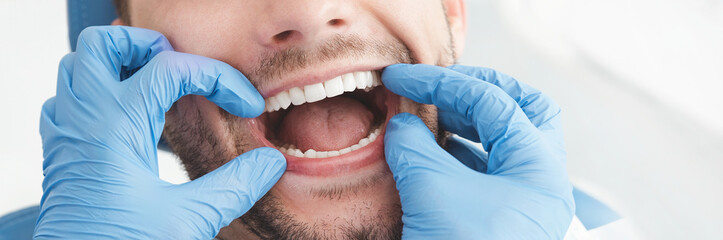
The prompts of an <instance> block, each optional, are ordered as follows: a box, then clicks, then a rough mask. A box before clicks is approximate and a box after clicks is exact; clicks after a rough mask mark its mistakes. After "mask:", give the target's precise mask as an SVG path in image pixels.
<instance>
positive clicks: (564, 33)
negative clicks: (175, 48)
mask: <svg viewBox="0 0 723 240" xmlns="http://www.w3.org/2000/svg"><path fill="white" fill-rule="evenodd" d="M467 4H468V15H469V33H470V35H469V37H468V38H467V47H466V51H465V54H464V56H463V57H462V60H461V63H462V64H467V65H477V66H487V67H492V68H496V69H498V70H501V71H503V72H505V73H508V74H510V75H513V76H515V77H517V78H518V79H520V80H522V81H525V82H527V83H529V84H531V85H533V86H535V87H537V88H539V89H541V90H543V92H545V93H547V94H548V95H551V96H552V97H553V99H555V100H556V101H557V102H558V103H559V104H560V105H561V106H562V108H563V120H564V126H565V138H566V143H567V146H568V162H569V164H568V166H569V171H570V175H571V178H572V180H573V183H574V184H575V185H576V186H578V187H580V188H582V189H583V190H587V191H589V192H590V193H592V195H594V196H596V197H598V198H599V199H602V200H604V201H606V202H607V203H609V204H610V205H611V206H612V207H613V208H614V209H615V210H617V211H618V212H619V213H620V214H622V215H624V216H625V217H626V218H627V219H628V220H630V221H632V222H633V224H634V226H635V229H636V232H637V235H638V237H640V238H645V239H713V238H720V236H723V229H722V228H721V226H723V218H721V217H720V216H723V207H721V206H720V204H721V203H723V187H721V184H723V174H721V173H722V172H723V121H722V119H723V44H721V43H723V2H721V1H717V0H686V1H683V0H678V1H670V0H657V1H652V0H578V1H571V0H545V1H541V0H528V1H525V0H479V1H467ZM68 51H69V47H68V40H67V26H66V12H65V1H60V0H35V1H21V0H2V1H0V83H1V84H2V85H1V86H2V88H0V89H2V90H0V91H1V94H0V215H3V214H5V213H8V212H10V211H13V210H16V209H19V208H22V207H25V206H31V205H35V204H37V203H38V201H39V199H40V196H41V194H42V189H41V182H42V149H41V143H40V136H39V134H38V119H39V116H40V107H41V105H42V103H43V102H44V101H45V100H46V99H47V98H49V97H51V96H53V95H54V92H55V81H56V71H57V64H58V61H59V60H60V58H61V57H62V56H63V55H64V54H66V53H67V52H68ZM160 159H161V176H162V178H164V179H167V180H169V181H171V182H183V181H186V180H187V178H186V177H185V175H184V173H183V172H182V171H181V168H180V166H179V165H178V164H177V160H176V159H175V158H174V157H173V156H172V155H170V154H167V153H162V154H161V156H160Z"/></svg>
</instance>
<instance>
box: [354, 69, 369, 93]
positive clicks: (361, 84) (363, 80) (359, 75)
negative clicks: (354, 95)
mask: <svg viewBox="0 0 723 240" xmlns="http://www.w3.org/2000/svg"><path fill="white" fill-rule="evenodd" d="M368 76H369V75H367V74H365V73H364V72H355V73H354V80H355V81H356V88H358V89H365V88H367V77H368ZM369 80H370V81H371V79H369Z"/></svg>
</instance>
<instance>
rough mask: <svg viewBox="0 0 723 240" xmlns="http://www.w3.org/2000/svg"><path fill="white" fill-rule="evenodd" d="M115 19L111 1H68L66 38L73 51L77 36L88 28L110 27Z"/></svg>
mask: <svg viewBox="0 0 723 240" xmlns="http://www.w3.org/2000/svg"><path fill="white" fill-rule="evenodd" d="M114 19H116V12H115V6H114V5H113V0H68V37H69V38H70V49H71V50H72V51H75V45H76V43H77V42H78V35H79V34H80V32H81V31H83V29H85V28H87V27H90V26H98V25H110V23H111V22H112V21H113V20H114Z"/></svg>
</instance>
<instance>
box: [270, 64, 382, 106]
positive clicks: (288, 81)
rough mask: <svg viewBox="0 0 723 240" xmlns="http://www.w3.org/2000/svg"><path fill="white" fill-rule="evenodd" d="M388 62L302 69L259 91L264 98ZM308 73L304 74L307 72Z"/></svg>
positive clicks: (371, 68)
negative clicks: (321, 68)
mask: <svg viewBox="0 0 723 240" xmlns="http://www.w3.org/2000/svg"><path fill="white" fill-rule="evenodd" d="M389 65H390V64H376V65H373V64H367V65H357V66H347V67H340V68H333V69H327V70H317V69H314V70H311V69H305V70H304V71H300V72H295V73H290V74H287V75H286V77H285V79H284V80H282V81H273V82H270V83H269V85H266V86H262V87H259V88H258V91H259V93H261V96H263V97H264V98H269V97H273V96H275V95H276V94H278V93H280V92H282V91H284V90H288V89H291V88H293V87H303V86H305V85H310V84H315V83H320V82H324V81H327V80H330V79H332V78H334V77H336V76H341V75H343V74H345V73H350V72H359V71H375V70H377V71H378V70H381V69H383V68H384V67H386V66H389ZM307 72H308V74H304V73H307Z"/></svg>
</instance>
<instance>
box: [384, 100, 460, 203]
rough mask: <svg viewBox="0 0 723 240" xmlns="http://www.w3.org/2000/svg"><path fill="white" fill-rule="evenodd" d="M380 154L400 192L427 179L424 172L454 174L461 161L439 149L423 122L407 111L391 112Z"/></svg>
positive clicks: (426, 173)
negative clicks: (383, 157) (393, 113)
mask: <svg viewBox="0 0 723 240" xmlns="http://www.w3.org/2000/svg"><path fill="white" fill-rule="evenodd" d="M384 156H385V157H386V160H387V164H388V165H389V170H391V172H392V173H393V174H394V180H395V181H396V183H397V189H398V190H400V194H404V193H401V192H403V191H402V190H405V189H407V188H409V187H410V186H424V184H422V185H420V183H419V182H420V181H428V180H429V179H430V178H429V177H428V176H427V175H428V174H434V175H438V176H440V175H451V176H454V175H457V174H453V173H452V172H456V171H458V170H459V169H460V168H462V167H463V166H462V164H461V163H460V162H459V161H457V160H456V159H454V157H452V155H450V154H449V153H447V152H446V151H445V150H444V149H442V148H441V147H440V146H439V144H437V141H436V139H435V137H434V135H433V134H432V132H430V131H429V128H428V127H427V125H425V124H424V122H422V120H421V119H419V117H417V116H415V115H413V114H410V113H400V114H397V115H395V116H394V117H392V118H391V119H390V120H389V123H387V129H386V132H385V134H384Z"/></svg>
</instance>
